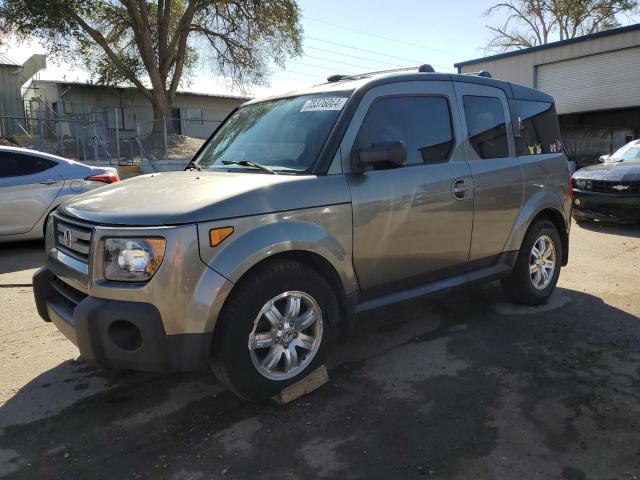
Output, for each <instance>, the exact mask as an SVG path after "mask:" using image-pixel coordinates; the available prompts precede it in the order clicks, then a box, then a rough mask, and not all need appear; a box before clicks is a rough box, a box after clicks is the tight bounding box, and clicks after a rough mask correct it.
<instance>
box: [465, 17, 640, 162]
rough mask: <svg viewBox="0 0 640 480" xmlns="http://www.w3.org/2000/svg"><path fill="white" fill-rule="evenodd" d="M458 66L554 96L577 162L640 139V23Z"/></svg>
mask: <svg viewBox="0 0 640 480" xmlns="http://www.w3.org/2000/svg"><path fill="white" fill-rule="evenodd" d="M455 67H456V68H457V69H458V72H460V73H471V72H477V71H480V70H486V71H488V72H490V73H491V75H492V76H493V77H494V78H500V79H502V80H508V81H511V82H516V83H520V84H523V85H527V86H531V87H534V88H539V89H540V90H544V91H546V92H548V93H550V94H551V95H553V96H554V98H555V99H556V109H557V111H558V114H559V116H560V127H561V129H562V133H563V140H564V144H565V150H566V151H567V154H568V155H569V156H570V157H571V159H572V160H575V161H576V162H577V163H578V164H585V163H593V162H594V161H595V160H596V159H597V157H598V156H600V155H602V154H605V153H611V152H612V151H614V150H615V149H617V148H619V147H620V146H622V145H624V144H625V143H628V142H629V141H631V140H633V139H636V138H640V24H636V25H631V26H627V27H621V28H616V29H612V30H607V31H604V32H598V33H594V34H591V35H586V36H583V37H577V38H572V39H568V40H563V41H560V42H554V43H549V44H547V45H541V46H537V47H533V48H527V49H523V50H516V51H512V52H507V53H503V54H499V55H492V56H489V57H484V58H478V59H475V60H469V61H465V62H460V63H456V64H455Z"/></svg>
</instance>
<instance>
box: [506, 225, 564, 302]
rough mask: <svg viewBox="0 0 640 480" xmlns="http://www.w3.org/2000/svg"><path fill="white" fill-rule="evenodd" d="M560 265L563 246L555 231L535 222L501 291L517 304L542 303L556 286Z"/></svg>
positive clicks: (552, 226)
mask: <svg viewBox="0 0 640 480" xmlns="http://www.w3.org/2000/svg"><path fill="white" fill-rule="evenodd" d="M561 265H562V242H561V241H560V234H559V233H558V229H557V228H556V226H555V225H554V224H553V223H551V222H550V221H548V220H538V221H536V222H535V223H534V224H533V225H531V227H530V228H529V231H528V232H527V234H526V236H525V239H524V241H523V242H522V247H521V249H520V252H519V253H518V259H517V261H516V265H515V267H514V269H513V272H512V273H511V275H510V276H509V277H507V278H505V279H503V280H502V287H503V290H504V291H505V293H506V294H507V296H508V297H510V298H511V299H512V300H513V301H515V302H516V303H521V304H524V305H539V304H541V303H544V302H546V301H547V299H548V298H549V296H551V294H552V293H553V290H554V289H555V287H556V284H557V283H558V277H559V275H560V268H561Z"/></svg>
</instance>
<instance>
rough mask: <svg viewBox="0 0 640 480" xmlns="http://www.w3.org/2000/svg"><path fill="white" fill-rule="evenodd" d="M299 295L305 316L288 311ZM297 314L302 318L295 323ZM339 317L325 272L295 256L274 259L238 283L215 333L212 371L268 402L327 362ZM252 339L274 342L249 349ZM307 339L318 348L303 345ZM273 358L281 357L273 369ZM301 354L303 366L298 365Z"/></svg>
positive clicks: (243, 392)
mask: <svg viewBox="0 0 640 480" xmlns="http://www.w3.org/2000/svg"><path fill="white" fill-rule="evenodd" d="M295 298H297V299H298V300H297V301H298V302H299V305H300V307H299V316H297V317H294V316H291V317H289V316H288V315H287V313H291V312H292V311H295V309H294V310H291V311H289V310H288V308H289V306H290V305H295V302H296V301H295V300H294V299H295ZM274 299H275V301H274V302H273V303H272V301H273V300H274ZM290 302H291V303H290ZM271 305H273V306H271ZM273 308H276V310H277V311H278V312H279V313H280V315H281V316H280V317H278V316H277V313H276V312H275V311H274V310H273ZM292 308H294V307H292ZM291 318H295V319H296V320H295V321H294V322H290V321H289V320H291ZM312 318H316V320H314V321H313V324H311V325H310V326H309V327H307V328H304V329H300V328H299V327H301V326H304V325H306V323H308V322H309V321H311V320H310V319H312ZM338 320H339V309H338V302H337V300H336V295H335V293H334V291H333V289H332V288H331V286H330V285H329V284H328V283H327V281H326V280H325V278H324V277H323V276H322V275H321V274H319V273H318V272H317V271H315V270H313V269H312V268H309V267H307V266H306V265H304V264H302V263H300V262H297V261H294V260H274V261H272V262H268V263H266V264H265V265H262V266H259V267H258V268H257V269H256V270H255V271H253V272H250V273H249V274H248V276H247V277H246V278H243V279H242V280H241V281H240V282H238V284H237V285H236V286H235V288H234V289H233V291H232V292H231V294H230V296H229V298H228V299H227V301H226V302H225V305H224V307H223V309H222V312H221V315H220V317H219V319H218V324H217V326H216V330H215V333H214V342H213V348H212V352H211V360H210V365H211V370H212V371H213V373H214V374H215V376H216V377H217V378H218V380H219V381H220V382H221V383H223V384H224V385H225V386H227V387H228V388H229V389H230V390H231V391H232V392H234V393H235V394H236V395H238V396H239V397H241V398H243V399H245V400H249V401H252V402H259V401H263V400H266V399H268V398H270V397H272V396H273V395H275V394H277V393H278V392H280V391H281V390H282V389H283V388H284V387H286V386H287V385H290V384H292V383H295V382H296V381H298V380H300V379H301V378H303V377H304V376H305V375H307V374H308V373H310V372H312V371H313V370H314V369H316V368H317V367H318V366H320V365H321V364H322V363H323V362H324V361H325V359H326V357H327V355H328V353H329V351H330V350H331V347H332V344H333V340H334V338H333V337H334V332H336V331H337V329H336V328H335V327H336V324H337V322H338ZM305 322H306V323H305ZM292 323H294V324H295V325H291V324H292ZM287 324H288V325H287ZM303 336H304V340H303ZM311 339H315V340H314V341H313V343H312V342H311ZM252 340H254V341H256V342H257V341H260V342H270V345H269V346H267V347H264V348H248V346H250V345H252V344H253V345H254V347H255V345H256V344H255V343H252ZM303 341H304V342H307V343H306V344H305V345H307V346H309V345H313V348H310V349H305V348H303V347H302V346H301V345H300V343H302V342H303ZM316 342H317V343H316ZM262 344H263V343H260V345H262ZM285 347H286V348H285ZM285 350H287V351H289V353H287V352H285ZM291 350H293V351H295V352H296V353H295V354H294V353H291ZM267 357H269V358H270V359H275V358H276V357H278V359H279V360H278V362H277V363H276V364H275V366H274V367H272V368H271V369H269V368H268V367H265V366H264V364H265V363H266V362H267ZM296 357H297V361H298V367H295V368H294V367H293V365H294V363H295V362H294V361H295V359H296ZM287 360H288V361H289V363H288V365H287ZM287 367H288V368H289V370H288V371H287Z"/></svg>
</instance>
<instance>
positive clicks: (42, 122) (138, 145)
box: [0, 108, 221, 171]
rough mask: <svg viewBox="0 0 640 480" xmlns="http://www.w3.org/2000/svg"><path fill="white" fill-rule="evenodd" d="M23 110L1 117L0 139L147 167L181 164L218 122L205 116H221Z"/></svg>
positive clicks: (84, 159) (92, 159)
mask: <svg viewBox="0 0 640 480" xmlns="http://www.w3.org/2000/svg"><path fill="white" fill-rule="evenodd" d="M26 110H27V114H26V115H25V116H24V117H14V116H0V138H4V142H3V143H5V144H16V145H19V146H22V147H25V148H31V149H34V150H39V151H43V152H48V153H53V154H55V155H60V156H63V157H66V158H71V159H75V160H79V161H82V162H90V163H108V164H110V165H141V166H143V167H144V168H146V169H149V170H151V171H163V170H178V169H182V168H184V166H185V165H186V164H187V163H188V162H189V161H190V160H191V159H192V158H193V155H194V154H195V153H196V152H197V151H198V149H199V148H200V147H201V146H202V144H203V143H204V142H205V141H206V139H207V138H208V137H209V136H210V135H211V133H213V131H214V130H215V129H216V128H217V127H218V126H219V125H220V123H221V121H219V120H206V119H203V117H207V116H208V117H211V116H217V117H220V116H221V114H220V112H213V113H214V114H215V115H211V114H209V112H206V111H205V112H203V111H200V112H203V113H201V114H200V116H199V117H200V118H197V117H196V118H187V119H185V118H180V117H173V118H162V119H157V120H145V118H149V117H151V118H153V114H152V112H150V111H145V110H143V109H142V108H136V109H135V110H134V111H133V112H132V111H131V110H129V109H125V110H124V111H123V110H121V109H118V108H113V109H105V110H100V111H93V112H87V113H83V114H59V113H57V112H56V111H54V110H53V109H51V108H48V109H29V108H28V109H26ZM149 110H150V109H149ZM178 113H179V111H178Z"/></svg>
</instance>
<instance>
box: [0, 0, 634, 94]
mask: <svg viewBox="0 0 640 480" xmlns="http://www.w3.org/2000/svg"><path fill="white" fill-rule="evenodd" d="M495 3H497V0H449V1H447V2H443V1H437V0H394V1H389V0H384V1H383V0H368V1H365V0H299V1H298V4H299V6H300V7H301V10H302V26H303V29H304V44H303V48H304V55H303V56H302V57H298V58H295V59H291V60H289V61H287V64H286V68H285V69H284V70H281V69H279V68H277V67H275V68H273V70H272V72H273V74H272V77H271V84H270V85H268V86H261V87H251V88H249V89H248V91H247V92H240V91H238V90H237V89H233V88H229V85H228V82H226V81H224V79H222V78H220V77H217V76H216V75H215V72H214V71H212V70H211V68H210V67H209V68H207V67H206V66H204V67H200V68H199V69H198V70H197V71H195V72H194V75H193V77H192V78H191V79H190V80H189V82H188V85H185V86H184V88H182V90H190V91H195V92H205V93H232V94H241V93H248V94H249V95H251V96H261V95H266V94H271V93H276V92H280V91H287V90H292V89H297V88H304V87H306V86H309V85H314V84H318V83H322V82H323V81H324V80H325V79H326V78H327V77H328V76H329V75H332V74H336V73H347V74H354V73H363V72H369V71H375V70H384V69H388V68H397V67H406V66H414V65H420V64H422V63H429V64H431V65H432V66H433V67H434V68H435V70H436V71H442V72H453V71H455V69H454V67H453V64H454V63H456V62H460V61H464V60H469V59H473V58H478V57H482V56H484V55H485V51H484V47H485V45H486V43H487V42H488V40H489V38H490V37H491V34H490V32H489V30H488V29H487V28H486V25H488V24H491V25H501V24H502V22H503V21H504V14H496V15H493V16H491V17H486V16H484V15H483V13H484V12H485V11H486V10H487V9H488V8H489V7H491V6H492V5H494V4H495ZM621 21H622V22H623V24H626V23H630V21H629V20H627V21H625V19H621ZM0 53H5V54H7V55H9V56H10V57H11V58H12V59H13V60H15V61H16V62H18V63H22V62H23V61H24V60H26V59H27V58H28V57H29V56H30V55H31V54H32V53H44V52H43V50H42V48H41V47H40V46H38V45H36V44H31V45H15V44H13V45H9V46H8V48H5V50H4V51H0ZM40 78H41V79H49V80H67V81H87V80H88V79H89V77H88V75H87V73H86V72H84V71H82V70H79V69H77V68H76V69H71V68H70V67H69V66H68V65H64V64H62V65H56V64H55V63H54V62H53V61H52V60H50V59H49V61H48V67H47V69H46V70H45V71H43V72H42V73H40Z"/></svg>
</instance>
